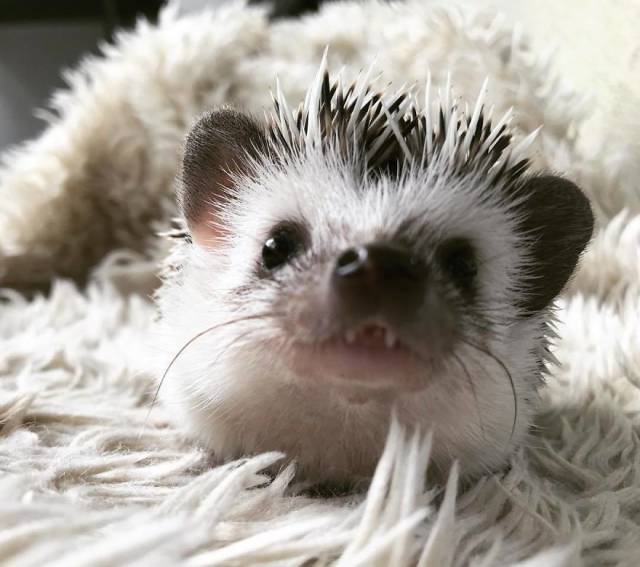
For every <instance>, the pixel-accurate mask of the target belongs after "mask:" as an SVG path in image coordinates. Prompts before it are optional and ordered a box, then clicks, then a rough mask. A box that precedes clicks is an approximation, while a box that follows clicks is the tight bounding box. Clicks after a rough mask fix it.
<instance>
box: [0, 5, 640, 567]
mask: <svg viewBox="0 0 640 567" xmlns="http://www.w3.org/2000/svg"><path fill="white" fill-rule="evenodd" d="M618 4H620V3H617V4H616V5H618ZM621 5H622V4H621ZM629 17H630V15H628V14H625V15H623V16H622V19H621V21H622V20H626V19H628V18H629ZM611 33H613V32H611ZM594 42H595V43H594V48H593V49H594V51H596V50H597V49H599V47H600V46H602V45H603V43H606V42H604V41H601V42H598V41H596V39H595V38H594ZM325 44H330V45H331V52H330V54H331V58H332V60H333V66H334V67H337V66H338V63H344V64H345V65H346V66H347V72H352V73H355V72H357V71H358V70H359V69H360V68H361V67H363V66H365V65H367V64H368V63H369V62H370V61H371V59H372V58H373V56H374V55H377V60H378V65H379V67H380V68H381V69H382V70H384V72H385V80H386V79H389V80H392V81H394V82H396V83H403V82H405V81H407V82H408V81H413V80H418V81H422V80H423V79H424V78H425V76H426V73H427V68H428V67H430V68H431V71H432V73H433V75H434V78H435V80H436V82H441V81H442V80H443V77H444V76H445V75H446V72H447V71H448V70H450V71H451V72H452V78H453V84H454V87H455V88H456V90H457V91H458V92H459V93H461V94H462V95H463V96H467V97H473V95H474V93H476V92H477V90H478V87H479V85H480V83H481V82H482V79H483V78H484V76H485V75H489V76H490V79H491V83H490V90H489V92H490V95H491V96H492V98H493V100H494V102H495V104H496V107H497V111H498V112H500V111H502V110H504V109H505V107H507V106H510V105H514V106H515V108H516V110H517V113H518V114H517V120H516V126H517V127H518V128H520V129H521V130H522V131H529V130H531V129H533V128H535V127H536V126H538V125H539V124H542V123H544V125H545V128H544V130H543V133H542V135H541V136H540V138H539V146H538V149H537V154H536V160H537V161H538V164H539V165H545V166H547V167H551V168H554V169H557V170H559V171H563V172H567V174H568V175H569V176H570V177H572V178H573V179H575V180H576V181H577V182H578V183H579V184H580V185H581V186H582V187H583V188H584V189H585V190H586V191H587V192H588V194H589V195H590V196H591V198H592V199H593V201H594V206H595V209H596V211H597V214H598V222H599V227H598V231H597V234H596V237H595V240H594V242H593V245H592V246H591V249H590V251H589V252H588V254H587V255H586V256H585V257H584V261H583V265H582V268H581V270H580V272H579V273H578V275H577V277H576V278H575V280H574V281H573V283H572V286H571V288H570V289H569V290H568V291H567V293H566V294H565V296H564V297H563V299H562V300H561V302H560V311H559V315H560V325H559V332H560V335H561V340H560V341H559V342H558V345H557V348H556V351H555V354H556V356H557V357H558V359H559V366H558V367H557V368H556V369H555V370H554V373H553V375H552V376H551V377H550V378H549V383H548V387H547V388H546V389H545V392H544V400H543V405H542V408H541V412H540V416H539V418H538V419H537V422H536V433H535V436H534V443H533V444H532V445H531V446H528V447H524V448H523V449H522V450H521V451H520V452H518V453H517V454H516V455H514V457H513V459H512V463H511V467H510V469H509V470H508V471H506V472H504V473H503V474H499V475H495V476H490V477H485V478H482V479H480V480H478V481H475V482H473V483H472V484H470V485H465V486H460V485H459V483H458V482H457V478H456V475H455V472H454V473H452V475H451V476H450V478H449V482H448V484H447V486H446V487H438V486H430V485H429V484H428V483H427V485H426V487H425V483H424V474H423V471H424V469H425V463H426V461H427V459H428V454H429V446H428V442H422V441H420V440H418V439H414V438H408V437H407V436H406V435H405V433H404V432H403V431H401V430H399V429H398V428H393V429H392V431H391V432H390V434H389V441H388V444H387V449H386V451H385V454H384V456H383V457H382V459H381V461H380V464H379V467H378V470H377V472H376V476H375V478H374V479H373V482H372V484H371V486H370V488H369V490H368V492H367V493H366V494H362V495H350V496H336V497H330V498H312V497H310V496H307V495H305V494H304V493H303V492H301V488H302V487H300V486H296V485H291V479H292V473H293V471H292V469H291V468H285V469H284V470H282V471H281V472H280V474H279V475H278V476H277V477H276V478H275V479H271V478H269V477H267V476H266V475H265V474H263V473H262V472H261V471H263V470H264V469H265V468H266V467H268V466H269V465H271V464H272V463H274V462H277V461H278V459H280V458H281V456H280V455H278V454H265V455H259V456H255V457H251V458H247V459H245V460H242V461H237V462H234V463H230V464H227V465H225V466H218V467H214V466H213V465H212V464H211V462H210V459H209V456H208V455H206V454H204V453H203V452H202V451H201V450H200V449H198V447H196V446H194V445H192V444H190V442H189V441H188V440H186V439H184V438H183V437H182V436H181V435H180V433H179V429H178V428H177V427H176V425H173V424H171V422H170V420H169V418H170V416H169V415H168V413H167V410H166V409H164V408H162V407H156V408H155V409H154V410H153V411H152V412H151V413H150V414H149V405H150V397H151V396H150V392H151V390H152V377H151V376H149V375H148V373H146V371H145V365H144V363H143V358H142V357H141V356H140V353H141V351H142V350H143V349H144V345H145V342H146V340H147V336H148V330H149V327H150V325H151V323H152V320H153V317H154V309H153V306H152V304H151V303H150V302H149V301H148V300H147V299H146V296H145V293H146V291H147V290H148V289H150V288H151V287H153V285H154V281H155V280H154V277H155V276H154V273H155V265H154V260H153V258H157V257H158V256H159V255H161V254H162V253H163V251H162V249H161V247H159V246H158V245H157V241H156V240H155V239H154V238H153V236H152V228H151V227H152V226H161V225H162V224H163V222H164V221H166V219H167V218H168V216H170V215H171V214H172V213H173V211H174V206H173V200H172V192H171V181H172V177H173V175H174V172H175V168H176V165H177V163H178V160H179V148H180V140H181V138H182V136H183V134H184V132H185V130H186V128H187V127H188V124H189V122H190V121H191V120H192V119H193V117H194V116H195V115H196V114H197V113H198V112H200V111H201V110H202V109H204V108H207V107H209V106H212V105H218V104H221V103H235V104H239V105H241V106H245V107H247V108H249V109H251V110H254V111H259V109H260V108H261V107H263V106H264V105H265V104H268V98H267V97H268V90H267V89H268V87H269V86H272V85H273V82H274V77H275V75H276V74H278V75H279V76H280V79H281V82H282V84H283V87H284V88H285V90H287V91H288V93H289V95H288V96H289V97H290V99H291V100H294V99H295V98H297V97H299V96H300V95H301V93H302V91H303V90H304V88H305V85H306V84H307V82H308V80H309V77H310V76H311V74H312V73H313V71H314V69H315V66H316V64H317V62H318V60H319V57H320V54H321V52H322V50H323V48H324V46H325ZM639 48H640V41H638V44H637V46H636V56H635V57H636V59H629V70H631V68H632V63H633V61H636V63H635V64H636V66H637V60H640V58H638V57H637V53H640V51H639V50H638V49H639ZM631 51H633V50H631ZM585 64H588V61H587V62H586V63H585ZM554 73H556V74H557V73H558V67H553V65H552V64H551V63H543V60H542V55H541V54H540V53H539V52H538V51H537V50H533V49H531V48H529V47H528V46H527V43H526V41H525V39H524V37H523V36H522V34H521V33H520V31H518V30H513V29H512V28H511V27H509V26H508V25H507V24H506V23H505V22H504V21H502V20H500V19H495V18H492V17H485V16H482V15H467V16H465V17H462V16H461V15H459V14H458V13H457V12H455V11H453V10H451V9H446V10H436V9H435V8H434V7H433V6H432V5H431V3H428V2H413V3H410V4H409V5H404V4H402V3H396V4H391V5H387V4H381V3H377V2H373V1H371V2H366V3H365V4H362V5H357V4H346V5H329V6H327V7H326V8H325V9H324V10H323V11H322V13H320V14H319V15H317V16H312V17H309V18H307V19H304V20H301V21H297V22H292V21H290V22H281V23H278V24H274V25H269V23H268V22H267V20H266V18H265V16H264V13H263V12H262V11H260V10H257V9H245V8H242V7H241V6H240V5H233V6H231V7H229V8H224V9H221V10H220V11H218V12H216V13H213V14H202V15H198V16H195V17H178V16H176V14H175V12H174V11H173V10H171V9H168V10H166V11H165V12H164V13H163V17H162V19H161V21H160V22H159V24H158V25H157V26H150V25H140V26H139V27H138V28H137V30H136V31H135V32H133V33H131V34H128V35H123V36H122V37H120V38H119V40H118V42H117V44H116V45H115V46H108V47H105V48H104V55H103V56H102V57H100V58H98V59H93V60H89V61H85V62H84V63H83V65H82V66H81V68H80V69H79V70H78V71H76V72H74V73H72V74H71V75H70V77H69V80H70V85H71V88H70V90H69V91H68V92H65V93H61V94H59V95H57V97H56V99H55V101H54V104H53V107H54V111H53V113H52V114H51V116H50V117H49V118H50V120H51V125H50V127H49V128H48V130H47V131H46V132H45V133H44V134H43V135H42V136H41V137H40V138H39V139H38V140H35V141H33V142H31V143H29V144H27V145H26V146H24V147H22V148H20V149H18V150H16V151H15V152H13V153H11V154H7V155H6V156H5V158H4V165H3V167H2V169H1V170H0V202H1V203H2V205H0V272H2V274H1V275H0V281H2V282H4V283H5V284H7V285H8V284H11V285H14V286H18V287H21V288H26V287H30V286H33V285H40V284H42V283H43V282H46V281H48V280H50V279H52V278H54V276H66V277H74V278H82V277H83V276H84V275H86V274H87V273H88V272H89V270H91V268H92V266H94V265H95V264H96V263H98V262H100V264H99V267H98V268H97V269H96V270H94V271H93V273H92V276H91V278H90V280H89V284H88V285H87V286H86V287H82V288H79V287H77V286H76V284H72V283H70V281H68V280H65V279H62V278H57V279H55V281H54V283H53V286H52V289H51V291H50V293H48V294H47V295H46V297H45V296H38V297H36V298H35V299H32V300H27V299H25V298H24V297H23V296H22V295H20V294H18V293H17V292H15V291H8V290H7V291H4V292H2V297H1V298H0V471H2V474H1V476H0V563H2V564H3V565H33V566H41V565H44V564H46V565H48V566H53V565H56V566H64V567H70V566H81V565H82V566H85V565H86V566H101V565H176V564H181V565H182V564H184V565H189V566H193V567H195V566H200V565H221V564H222V565H258V564H267V563H268V564H271V565H303V564H304V565H307V564H319V565H327V564H329V563H331V564H336V565H342V566H349V567H350V566H356V565H393V566H395V565H398V566H403V565H413V564H416V563H417V564H419V565H421V566H447V565H466V564H473V565H476V566H480V565H482V566H489V565H511V564H513V565H515V564H517V565H523V566H524V565H527V566H535V567H550V566H560V565H574V564H583V563H584V564H589V565H598V566H600V565H638V564H640V437H639V433H640V389H639V387H640V176H639V175H638V163H640V150H639V147H640V146H639V144H638V141H639V140H640V120H638V108H639V107H640V92H639V90H640V88H639V87H638V86H637V85H635V84H634V83H633V80H632V79H631V78H629V80H628V84H627V85H626V88H625V90H624V96H625V97H626V98H625V104H626V108H628V109H629V111H630V112H629V113H620V112H619V111H616V112H613V111H612V112H611V113H610V114H609V115H606V108H609V107H611V108H613V107H615V104H613V102H612V101H614V99H615V94H614V93H615V92H616V88H617V85H604V87H602V85H601V89H600V90H599V91H598V93H599V94H597V96H599V97H600V99H599V102H600V104H599V108H600V109H602V108H605V111H603V112H605V116H606V117H608V119H606V120H600V122H601V123H602V125H603V128H604V129H602V130H600V131H595V135H596V138H597V136H598V135H599V136H600V137H601V138H600V142H601V143H600V142H599V141H598V140H597V139H596V140H595V141H594V139H593V136H594V128H593V127H592V128H590V129H589V136H591V138H590V140H589V141H590V143H585V140H584V139H583V138H581V136H584V132H583V129H581V125H582V124H583V123H584V122H585V121H586V120H587V119H588V118H589V113H588V110H589V104H591V103H587V104H586V105H579V104H578V102H577V101H578V98H577V97H576V96H575V95H574V94H572V92H571V88H570V87H571V81H565V83H562V84H561V83H560V82H554V81H552V80H551V76H552V75H553V74H554ZM567 75H568V76H569V77H570V76H571V74H570V73H567ZM637 76H638V75H636V80H637ZM634 89H635V90H634ZM621 92H622V91H621ZM634 93H635V95H637V96H638V98H637V99H635V100H636V104H631V103H629V97H632V96H634ZM582 94H585V93H581V95H582ZM586 94H594V93H586ZM581 100H582V97H581ZM603 100H604V102H605V103H606V104H603ZM632 100H633V99H632ZM633 112H635V113H636V114H635V115H634V114H633ZM600 118H602V116H600ZM607 129H608V130H607ZM611 132H613V133H615V135H608V134H609V133H611ZM116 248H120V249H127V250H128V251H120V252H114V253H111V254H110V255H107V256H106V258H103V257H105V254H107V253H108V252H110V251H112V250H114V249H116ZM149 258H152V259H151V260H149ZM140 290H145V291H144V292H142V293H140ZM427 480H428V479H427Z"/></svg>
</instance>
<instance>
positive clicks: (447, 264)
mask: <svg viewBox="0 0 640 567" xmlns="http://www.w3.org/2000/svg"><path fill="white" fill-rule="evenodd" d="M427 100H428V97H427ZM482 108H483V105H482V100H479V101H478V103H477V105H476V107H475V110H474V111H473V113H472V114H471V115H469V116H465V115H463V114H459V113H458V111H457V110H456V108H455V107H453V106H451V105H450V104H448V103H446V104H445V105H444V106H442V105H441V108H440V110H439V111H438V112H437V113H436V114H435V119H434V118H432V113H431V108H430V103H428V104H427V108H426V110H419V109H418V107H417V106H416V105H415V101H413V102H412V99H411V97H410V96H409V95H408V94H407V93H399V94H397V95H395V96H393V97H390V98H388V99H387V98H386V97H385V96H384V95H377V94H374V93H373V92H372V91H371V90H370V89H369V88H368V86H367V85H366V83H363V84H357V85H355V86H354V87H352V88H350V89H342V87H341V86H340V85H339V84H333V85H332V84H331V82H330V80H329V77H328V74H327V73H326V71H325V69H324V68H321V70H320V72H319V74H318V78H317V80H316V81H315V83H314V84H313V85H312V87H311V89H310V91H309V95H308V96H307V100H306V101H305V104H304V105H303V106H302V108H301V109H300V110H299V111H298V112H297V113H296V114H293V113H291V112H290V111H289V109H288V106H287V104H286V101H285V100H284V98H283V96H282V95H281V94H280V93H278V95H277V98H276V104H275V113H274V116H273V118H272V121H271V122H270V123H269V124H267V125H260V124H259V123H258V122H256V121H254V120H253V119H251V118H249V117H247V116H245V115H243V114H240V113H237V112H234V111H230V110H222V111H217V112H213V113H209V114H207V115H205V116H204V117H202V118H201V119H200V121H199V122H198V123H197V124H196V125H195V127H194V128H193V130H192V131H191V133H190V135H189V138H188V140H187V144H186V148H185V158H184V168H183V175H182V184H181V192H180V200H181V206H182V211H183V213H184V216H185V219H186V222H187V226H188V228H189V232H190V234H191V239H190V241H189V242H186V243H184V244H183V246H182V249H181V250H182V252H181V254H182V255H181V258H182V259H181V261H180V266H179V268H180V269H179V272H178V274H177V275H176V276H174V278H173V279H172V280H171V281H169V282H167V285H166V286H165V293H164V295H161V307H162V310H163V314H164V320H165V338H166V340H167V343H166V344H167V348H170V347H169V345H173V351H174V352H175V350H176V347H179V345H180V343H181V342H182V343H184V342H185V340H188V339H191V338H193V337H194V336H196V337H198V341H196V342H194V344H193V346H191V347H190V350H189V351H186V352H185V353H184V355H183V356H182V357H181V358H180V360H179V361H178V362H177V363H176V365H175V367H174V368H173V369H172V372H173V373H175V375H176V376H177V378H175V379H172V380H169V381H168V382H167V384H166V385H165V386H163V387H164V389H165V391H168V397H169V399H171V400H173V401H175V400H182V404H181V407H183V408H184V412H185V415H184V417H185V418H186V420H187V421H188V422H189V423H191V424H192V428H193V429H194V430H197V432H198V435H199V436H200V438H201V439H203V440H204V441H205V442H207V443H208V444H209V445H210V446H211V447H212V448H213V449H214V451H215V452H217V453H218V454H219V455H221V456H238V455H241V454H244V453H247V452H256V451H264V450H273V449H276V450H283V451H284V452H286V453H288V454H289V455H290V456H292V457H295V458H297V459H298V461H299V463H300V465H301V467H302V470H303V472H305V473H306V474H308V475H310V476H312V477H316V478H322V479H326V478H344V477H352V476H359V475H367V474H369V473H370V472H371V471H372V470H373V467H374V465H375V461H376V458H377V456H378V455H379V452H380V450H381V447H382V445H383V443H384V439H385V432H386V427H387V424H388V420H389V416H390V414H391V411H392V410H393V408H396V410H398V415H399V417H400V419H401V421H404V422H405V423H407V424H409V425H412V426H417V427H419V428H421V429H431V430H433V431H434V435H435V437H434V461H435V464H436V465H438V466H440V467H441V468H446V467H447V466H448V464H449V463H450V462H451V461H452V460H453V459H458V460H460V461H462V464H463V467H464V470H465V471H467V472H478V471H483V470H487V469H490V468H493V467H495V466H497V465H499V464H500V463H501V462H503V461H504V458H505V456H506V455H508V454H509V452H510V451H511V450H512V449H513V447H514V446H516V445H517V444H518V443H519V442H520V441H521V440H522V438H523V436H524V435H525V434H526V430H527V427H528V423H529V419H530V416H531V413H532V410H533V402H534V400H535V397H536V389H537V386H538V385H539V383H540V380H541V373H542V371H543V370H544V364H545V353H546V332H547V326H546V325H547V319H548V316H549V305H550V303H551V302H552V300H553V298H554V297H555V296H556V294H557V293H558V292H559V291H560V290H561V288H562V287H563V285H564V284H565V282H566V280H567V279H568V277H569V276H570V275H571V273H572V271H573V269H574V267H575V264H576V262H577V259H578V256H579V254H580V252H581V251H582V249H583V248H584V246H585V244H586V242H587V241H588V239H589V236H590V233H591V229H592V217H591V212H590V208H589V205H588V203H587V201H586V199H585V198H584V197H583V196H582V194H581V192H580V191H579V190H578V189H577V188H576V187H575V186H574V185H573V184H571V183H570V182H568V181H565V180H562V179H560V178H557V177H550V176H531V175H529V174H527V171H526V170H527V166H528V162H527V161H526V159H524V158H522V153H523V152H524V150H525V149H526V145H527V140H525V141H524V142H523V143H521V144H520V145H519V146H514V144H513V143H512V140H511V136H510V134H509V132H508V130H507V119H503V120H502V121H500V122H499V123H498V124H497V125H496V126H492V125H491V123H490V122H488V121H487V120H486V119H485V117H484V114H483V110H482ZM203 331H205V332H203Z"/></svg>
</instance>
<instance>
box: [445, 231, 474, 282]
mask: <svg viewBox="0 0 640 567" xmlns="http://www.w3.org/2000/svg"><path fill="white" fill-rule="evenodd" d="M438 257H439V261H440V264H441V266H442V267H443V269H444V270H445V271H446V272H447V274H449V276H451V278H453V280H454V281H455V282H456V284H458V285H460V286H462V287H465V288H466V287H469V286H470V285H471V284H472V283H473V280H474V278H475V277H476V275H477V273H478V264H477V262H476V256H475V253H474V250H473V247H472V246H471V244H470V243H469V242H468V241H467V240H465V239H463V238H454V239H452V240H449V241H448V242H446V243H445V244H443V245H442V246H441V247H440V250H439V252H438Z"/></svg>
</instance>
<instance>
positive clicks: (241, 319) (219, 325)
mask: <svg viewBox="0 0 640 567" xmlns="http://www.w3.org/2000/svg"><path fill="white" fill-rule="evenodd" d="M276 316H278V314H277V313H273V312H269V313H258V314H256V315H246V316H243V317H238V318H236V319H231V320H228V321H223V322H222V323H217V324H215V325H212V326H211V327H208V328H206V329H204V330H203V331H200V332H198V333H196V334H195V335H194V336H193V337H191V338H190V339H189V340H188V341H187V342H186V343H185V344H184V345H182V347H180V349H179V350H178V352H177V353H176V354H175V355H174V356H173V358H172V359H171V361H170V362H169V365H168V366H167V368H166V369H165V371H164V373H163V374H162V377H161V378H160V382H159V383H158V387H157V388H156V390H155V393H154V395H153V399H152V400H151V405H150V407H149V411H148V412H147V415H146V417H145V419H144V422H143V425H142V427H143V429H144V427H146V425H147V421H148V420H149V416H150V415H151V411H152V410H153V408H154V406H155V404H156V401H157V399H158V394H159V393H160V388H162V385H163V384H164V381H165V379H166V377H167V374H169V371H170V370H171V368H172V367H173V365H174V364H175V363H176V361H177V360H178V358H179V357H180V356H181V355H182V353H184V351H185V350H187V348H189V347H190V346H191V345H192V344H193V343H194V342H196V341H197V340H198V339H200V338H201V337H203V336H204V335H206V334H208V333H210V332H212V331H215V330H218V329H221V328H223V327H226V326H228V325H234V324H237V323H242V322H244V321H253V320H256V319H264V318H265V317H276Z"/></svg>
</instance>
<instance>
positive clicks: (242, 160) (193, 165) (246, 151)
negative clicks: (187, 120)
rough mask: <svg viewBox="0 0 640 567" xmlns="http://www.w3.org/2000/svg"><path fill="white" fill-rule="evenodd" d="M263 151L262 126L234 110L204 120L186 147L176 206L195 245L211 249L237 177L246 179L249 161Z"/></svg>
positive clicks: (222, 110) (214, 113) (199, 123)
mask: <svg viewBox="0 0 640 567" xmlns="http://www.w3.org/2000/svg"><path fill="white" fill-rule="evenodd" d="M265 148H266V136H265V133H264V130H263V129H262V127H261V125H260V124H258V123H257V122H256V121H255V120H254V119H253V118H251V117H250V116H248V115H246V114H244V113H242V112H238V111H236V110H232V109H221V110H215V111H211V112H207V113H205V114H203V115H202V116H201V117H200V118H199V119H198V121H197V122H196V123H195V125H194V126H193V128H192V129H191V131H190V132H189V134H188V135H187V139H186V142H185V147H184V158H183V161H182V176H181V183H180V186H179V190H178V202H179V205H180V209H181V211H182V214H183V216H184V218H185V220H186V221H187V226H188V227H189V231H190V233H191V235H192V237H193V239H194V241H195V242H198V243H199V244H202V245H204V246H212V245H215V242H216V240H217V237H218V236H219V234H220V232H221V230H222V229H223V227H222V226H221V224H220V223H219V221H220V214H219V213H220V210H221V207H223V206H224V204H225V203H227V202H228V201H229V200H230V199H232V198H233V196H234V195H235V193H236V191H237V190H238V187H236V186H235V185H234V182H235V180H236V179H237V176H238V175H242V174H247V173H249V170H250V166H249V162H250V159H251V157H255V156H256V155H257V154H258V153H260V152H261V151H262V150H264V149H265Z"/></svg>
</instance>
